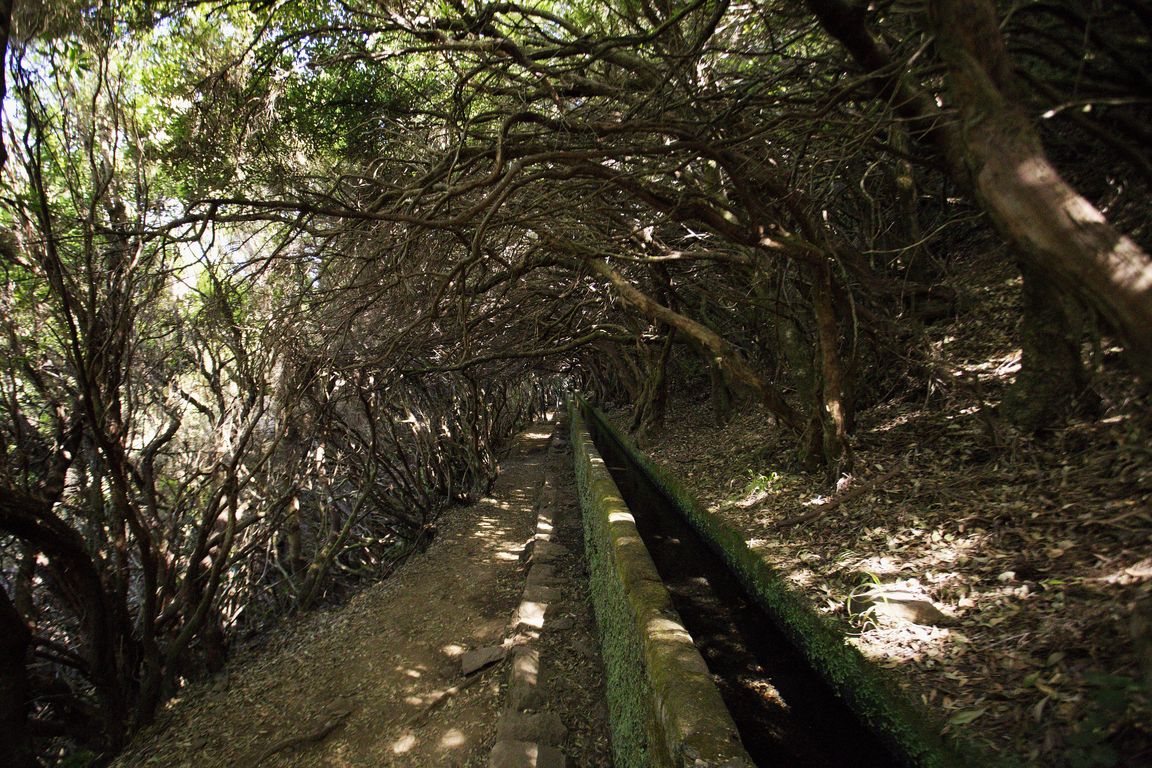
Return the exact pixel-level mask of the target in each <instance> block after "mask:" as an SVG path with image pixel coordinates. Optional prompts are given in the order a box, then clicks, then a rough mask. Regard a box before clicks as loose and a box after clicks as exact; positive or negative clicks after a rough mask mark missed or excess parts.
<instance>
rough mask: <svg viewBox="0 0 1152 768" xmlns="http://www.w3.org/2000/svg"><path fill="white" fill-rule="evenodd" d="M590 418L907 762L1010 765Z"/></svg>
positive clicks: (944, 766) (601, 421)
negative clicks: (866, 652)
mask: <svg viewBox="0 0 1152 768" xmlns="http://www.w3.org/2000/svg"><path fill="white" fill-rule="evenodd" d="M585 413H586V415H587V416H588V423H589V426H590V428H591V430H592V432H593V434H596V435H602V436H604V437H607V438H608V439H610V440H612V441H613V442H615V443H616V444H617V445H618V446H619V447H620V448H621V450H622V452H623V453H624V454H625V455H626V456H628V457H629V458H630V459H631V461H632V462H633V463H634V464H635V465H636V466H637V467H639V468H640V469H641V470H642V471H643V472H645V473H646V474H647V475H648V477H649V478H650V479H651V480H652V481H653V483H654V484H655V485H656V487H657V488H659V489H660V491H661V493H663V494H664V496H665V497H667V498H668V499H669V500H670V501H671V502H672V503H673V504H674V506H675V507H676V508H677V509H678V510H679V511H680V513H681V514H682V515H683V516H684V517H685V519H686V520H687V521H688V522H689V523H690V524H691V525H692V527H693V528H694V529H695V530H696V532H697V533H698V534H699V535H700V536H701V537H702V538H703V539H704V540H705V541H706V542H707V543H708V545H709V546H710V547H712V549H713V550H714V551H716V552H717V553H718V554H719V555H720V556H721V557H722V558H723V559H724V560H725V562H727V563H728V565H729V567H730V568H732V570H733V571H734V572H735V573H736V574H737V576H738V577H739V578H740V581H741V582H742V583H743V585H744V588H745V589H746V590H748V592H749V594H751V595H752V596H753V597H754V598H755V599H756V600H757V602H758V603H759V604H760V605H761V607H762V608H763V609H764V610H765V611H766V612H768V614H769V615H770V616H772V617H773V619H774V621H775V622H776V623H777V625H778V626H779V627H780V628H781V629H782V630H783V631H784V633H785V634H786V635H787V636H788V638H789V640H790V641H791V642H792V643H793V645H795V646H796V648H798V649H799V650H800V651H801V653H802V654H803V655H804V656H805V658H806V659H807V660H808V662H809V664H811V665H812V667H813V668H814V669H815V670H816V671H817V672H818V673H819V674H820V675H821V676H822V677H823V678H824V680H825V681H826V682H827V683H828V684H829V686H830V687H831V688H832V689H833V690H834V691H836V693H837V694H838V695H839V696H840V697H841V698H843V699H844V700H845V701H846V702H847V703H848V705H849V706H850V707H851V708H852V709H853V711H854V712H856V714H857V716H858V717H860V719H861V720H862V721H864V722H865V723H867V724H868V726H869V727H871V728H872V729H873V730H874V731H875V732H876V733H877V734H878V735H880V736H881V738H883V739H884V741H885V742H886V743H887V744H888V746H889V748H890V749H892V750H893V751H894V752H895V753H896V754H897V755H898V756H900V758H901V759H902V760H903V761H904V762H906V763H907V764H909V765H915V766H925V767H929V766H930V767H932V768H937V767H938V768H948V767H949V766H965V765H975V764H980V765H989V766H991V765H1003V766H1007V765H1010V764H1011V763H1008V762H1006V761H998V760H997V759H996V758H995V757H994V756H992V755H990V754H989V753H987V752H986V751H985V750H983V749H981V748H979V747H977V746H976V745H974V744H971V743H968V742H961V741H959V740H958V739H949V738H946V737H945V736H944V735H942V733H941V729H942V724H941V723H940V722H939V721H938V719H937V718H935V717H934V716H933V715H932V714H930V713H929V712H928V711H927V710H925V709H924V707H922V706H921V705H919V704H918V703H917V702H915V701H913V700H912V699H910V698H909V697H908V696H907V695H906V694H905V693H904V692H903V691H901V690H900V689H899V688H898V687H897V685H896V684H895V683H894V682H893V681H892V680H891V679H890V678H889V677H888V676H887V674H886V673H885V672H884V670H881V669H879V668H877V667H875V666H874V665H872V664H870V663H868V661H867V660H866V659H864V657H863V656H861V655H860V653H859V652H858V651H857V650H856V649H855V648H853V647H852V646H850V645H848V644H847V643H845V641H844V638H843V635H842V634H841V633H840V632H839V631H838V630H837V629H836V628H835V627H834V626H833V625H831V624H830V623H829V622H828V621H827V620H826V619H824V618H823V617H822V616H820V615H819V614H818V613H816V611H815V610H813V608H812V607H811V606H810V605H809V604H808V602H807V600H805V599H804V598H803V597H802V596H801V595H800V594H798V593H797V592H795V591H794V590H793V589H792V588H790V587H789V586H788V585H787V584H786V582H785V581H784V580H783V579H782V578H781V577H780V576H779V574H777V573H776V572H775V571H773V570H772V569H771V568H770V567H769V566H768V565H767V564H766V563H765V562H764V561H763V560H762V559H761V558H760V557H759V556H758V555H757V554H756V553H755V552H754V551H752V550H751V549H750V548H749V547H748V545H747V543H746V542H745V540H744V537H743V535H742V534H741V533H740V532H739V531H738V530H736V529H735V528H733V527H732V526H730V525H728V524H727V523H725V522H724V521H723V520H720V519H719V518H718V517H716V516H714V515H711V514H709V513H708V512H707V511H706V510H704V509H703V507H702V506H701V505H700V504H699V503H698V502H697V501H696V500H695V499H694V498H693V497H692V495H691V494H690V493H689V492H688V491H687V490H685V488H684V487H683V486H682V485H681V484H680V483H679V482H678V481H677V480H676V479H675V478H674V477H673V476H672V475H670V474H669V473H668V472H666V471H665V470H664V469H663V468H662V467H660V466H658V465H657V464H655V463H654V462H653V461H652V460H651V459H649V458H648V457H647V456H646V455H644V454H643V453H641V452H640V451H639V450H638V449H637V448H636V446H635V445H634V444H633V443H632V441H631V440H628V439H626V438H624V437H623V436H621V435H620V433H619V432H618V431H617V430H616V429H615V428H614V427H613V426H612V424H611V423H609V422H608V421H607V419H606V418H605V417H604V416H603V414H601V413H599V412H598V411H596V410H595V409H594V408H592V407H590V406H587V407H586V410H585Z"/></svg>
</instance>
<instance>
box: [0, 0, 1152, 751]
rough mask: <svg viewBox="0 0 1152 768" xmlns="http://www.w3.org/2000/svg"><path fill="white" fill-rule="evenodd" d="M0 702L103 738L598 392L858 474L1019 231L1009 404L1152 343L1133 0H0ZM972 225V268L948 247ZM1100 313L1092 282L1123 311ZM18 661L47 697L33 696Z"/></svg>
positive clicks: (1141, 87)
mask: <svg viewBox="0 0 1152 768" xmlns="http://www.w3.org/2000/svg"><path fill="white" fill-rule="evenodd" d="M0 21H2V22H3V23H2V24H0V52H3V54H4V67H3V69H2V70H0V71H2V72H3V75H4V78H5V79H4V80H0V93H4V94H6V95H4V100H3V112H4V123H3V135H2V140H3V144H2V148H3V150H4V151H3V152H0V163H2V178H0V196H2V207H0V266H2V268H3V275H4V281H3V285H2V288H0V302H2V306H3V312H2V319H0V323H2V325H3V334H2V337H0V346H2V349H3V365H2V367H0V392H2V393H3V398H2V400H3V406H2V407H3V409H4V416H3V418H2V419H0V445H2V446H3V462H0V571H2V573H3V583H4V589H3V590H0V637H3V638H5V639H4V640H3V641H0V740H2V741H4V742H5V743H10V744H13V745H15V746H14V754H15V755H16V757H15V758H14V760H15V762H12V761H10V762H9V764H11V765H17V766H25V765H34V764H36V761H37V760H38V757H37V756H38V755H41V754H43V753H44V750H45V749H46V746H45V745H47V744H49V743H52V742H51V740H52V739H65V740H67V741H68V743H70V744H72V745H73V746H75V747H76V748H81V749H85V750H88V751H89V752H90V753H91V754H92V755H93V756H100V755H102V756H109V755H111V754H113V753H114V752H115V750H117V749H118V748H119V747H120V746H122V745H123V743H124V741H125V739H126V738H127V737H128V736H129V735H130V734H131V733H132V732H133V731H134V730H136V729H138V728H139V727H140V726H142V725H143V724H145V723H147V722H148V721H149V720H150V719H151V718H152V716H153V715H154V713H155V712H156V709H157V707H158V706H159V704H160V703H161V702H162V701H163V700H164V699H165V697H167V696H169V695H170V694H171V693H172V692H173V691H174V690H175V689H176V687H177V686H178V685H179V684H180V683H181V680H182V679H184V678H185V677H187V676H188V675H190V674H192V672H191V670H192V669H194V668H195V667H196V666H203V665H205V664H206V665H207V666H208V667H209V668H214V667H215V666H216V665H218V664H219V663H221V661H222V659H223V657H224V655H225V652H226V649H227V645H228V643H229V641H230V639H231V638H234V637H236V636H237V635H238V634H239V633H241V632H244V631H248V630H251V629H254V628H258V627H261V626H264V625H266V624H267V623H268V622H270V621H272V620H273V619H274V618H275V617H277V616H280V615H283V614H284V613H287V612H291V611H296V610H301V609H306V608H308V607H309V606H312V605H315V604H316V603H317V602H319V601H321V600H323V599H325V598H326V597H329V596H334V595H337V594H339V593H340V591H341V590H342V589H345V588H347V587H348V586H350V585H352V584H354V583H356V582H358V581H362V580H364V579H368V578H378V577H379V576H381V575H384V574H386V573H387V572H388V571H389V569H391V568H392V567H394V566H395V564H396V563H397V562H399V560H400V559H401V558H402V557H404V556H405V555H406V554H407V553H408V552H410V551H412V550H413V549H415V548H418V547H419V546H420V543H421V541H423V540H425V539H426V537H427V536H428V535H429V531H430V530H431V528H432V526H433V524H434V520H435V518H436V516H437V515H438V514H439V513H440V512H441V510H443V509H444V508H445V507H446V506H448V505H450V504H453V503H459V502H463V501H467V500H468V499H470V498H473V497H475V496H476V495H477V494H482V493H483V492H484V491H485V489H486V488H487V487H488V486H489V485H490V483H491V482H492V480H493V479H494V477H495V474H496V471H497V460H498V456H499V453H500V451H501V449H502V446H503V445H504V441H505V440H506V439H507V438H508V437H509V436H510V435H511V434H513V433H514V432H515V431H516V429H517V428H518V426H519V425H521V424H522V423H523V422H524V421H525V420H526V419H529V418H532V417H533V416H534V415H535V414H537V413H539V412H540V411H541V410H542V409H545V408H548V407H554V406H555V404H556V396H557V393H558V392H561V391H566V390H572V389H580V390H583V391H585V392H588V393H590V394H592V395H593V396H595V397H597V398H599V399H601V400H604V401H616V402H627V403H629V404H631V405H633V413H634V423H633V428H634V429H635V430H636V431H638V432H639V433H640V434H641V435H643V434H644V433H646V432H647V431H649V430H652V429H659V427H660V425H661V423H662V420H663V408H664V403H665V401H666V397H667V391H668V388H669V386H670V385H677V386H682V387H688V388H695V389H698V390H700V391H702V392H706V393H708V394H709V395H710V398H711V402H712V406H713V408H714V410H715V415H716V418H717V419H718V420H721V421H723V420H724V419H726V418H727V416H728V414H729V413H730V411H731V409H732V408H733V405H734V403H737V402H739V401H741V400H742V399H751V400H755V401H757V402H759V403H761V404H763V405H764V406H765V407H766V408H767V409H768V410H769V412H770V413H771V414H772V416H773V417H774V419H775V420H776V422H777V425H778V427H779V429H781V430H786V431H788V432H789V433H791V434H793V435H794V436H795V444H796V460H797V461H798V462H800V463H802V464H804V465H806V466H809V467H811V468H813V469H817V470H818V471H822V472H825V473H827V475H828V477H829V479H830V480H835V479H836V478H837V477H839V476H840V475H841V474H842V473H844V472H847V471H849V470H850V468H851V466H852V432H853V428H854V420H855V414H856V413H857V411H858V410H860V409H861V408H866V407H868V406H869V405H870V404H873V403H876V402H879V401H881V400H883V399H884V398H886V397H891V396H892V395H893V393H894V392H897V391H903V390H908V389H915V388H917V387H919V386H922V385H923V383H924V382H925V381H926V380H929V379H930V378H931V377H932V376H933V375H934V374H933V371H932V360H931V350H930V349H928V348H927V346H926V345H925V344H924V343H923V337H922V333H921V331H922V329H923V327H924V325H925V324H929V323H932V322H933V321H934V320H935V319H938V318H939V317H941V316H943V315H947V314H948V313H950V312H951V311H953V308H954V303H955V301H956V296H955V295H954V294H953V293H952V292H951V291H949V290H948V289H947V288H946V286H944V285H943V283H942V281H941V276H942V275H944V274H946V273H947V271H948V270H950V269H953V268H956V267H957V265H959V264H960V263H961V258H960V257H961V256H962V253H963V251H964V248H965V243H968V242H973V241H980V242H985V243H992V244H993V246H994V247H1001V248H1002V249H1003V250H1002V253H1003V258H1005V259H1008V260H1012V261H1013V262H1016V263H1018V265H1019V270H1020V273H1021V275H1022V278H1023V281H1022V285H1023V288H1022V290H1023V299H1024V316H1023V317H1022V319H1021V329H1020V344H1021V347H1022V350H1023V351H1022V360H1023V369H1022V371H1021V372H1020V374H1019V376H1018V378H1017V384H1016V391H1015V394H1014V396H1013V398H1012V399H1011V400H1010V401H1009V402H1006V403H1005V407H1006V408H1007V409H1008V410H1009V411H1010V414H1011V417H1012V418H1013V419H1014V420H1015V421H1016V422H1017V423H1018V424H1019V425H1020V426H1021V427H1022V428H1023V429H1027V430H1042V429H1045V428H1047V427H1050V426H1051V425H1053V424H1055V423H1059V422H1060V421H1062V420H1064V419H1066V418H1068V417H1069V416H1070V415H1072V414H1074V413H1080V414H1084V413H1091V411H1092V408H1093V407H1094V403H1093V397H1092V390H1091V370H1089V366H1087V364H1086V362H1085V359H1084V354H1083V345H1084V343H1085V342H1086V341H1090V340H1092V339H1096V340H1097V341H1098V340H1099V339H1100V338H1109V339H1113V340H1115V341H1116V343H1118V344H1119V345H1120V346H1121V347H1122V348H1123V350H1124V359H1125V361H1126V362H1125V364H1126V365H1127V367H1128V370H1129V371H1130V375H1131V376H1132V377H1134V378H1136V379H1139V380H1141V381H1143V382H1145V383H1147V382H1149V381H1150V380H1152V332H1150V329H1152V265H1150V263H1149V257H1148V251H1147V248H1148V235H1149V231H1148V222H1149V221H1150V219H1149V217H1148V215H1147V214H1148V210H1147V199H1148V185H1149V184H1150V183H1152V165H1150V164H1149V160H1148V155H1147V152H1146V150H1145V148H1146V147H1147V146H1148V145H1149V136H1148V128H1147V125H1148V119H1149V117H1150V106H1152V100H1150V98H1149V93H1148V80H1147V77H1146V72H1147V65H1148V63H1149V62H1148V54H1147V52H1148V50H1149V47H1148V39H1149V34H1152V16H1150V15H1149V12H1148V9H1147V8H1146V6H1145V4H1144V3H1142V2H1139V0H1118V1H1117V2H1113V3H1107V4H1100V3H1091V2H1086V0H1046V1H1044V2H1040V1H1038V0H1037V1H1032V0H1029V2H1023V3H1021V2H1016V3H999V4H997V3H995V2H993V1H992V0H927V1H926V2H912V3H901V2H890V1H889V0H882V1H881V2H872V3H863V2H856V1H855V0H765V1H764V2H742V3H734V2H728V1H726V0H719V1H717V0H691V1H690V2H667V1H666V0H624V1H622V2H612V3H590V2H570V3H552V2H526V3H512V2H500V3H482V2H474V3H466V2H463V0H440V1H438V2H395V3H385V4H380V3H366V2H359V0H341V1H340V2H335V1H332V2H328V1H326V0H316V1H314V2H313V1H310V2H292V3H289V2H277V1H276V0H270V1H262V2H252V3H229V2H178V3H177V2H152V3H140V2H130V1H125V2H110V3H98V4H90V3H86V2H66V3H56V4H51V3H50V4H37V3H27V4H13V3H11V2H0ZM960 268H962V266H961V267H960ZM1097 321H1098V322H1097ZM29 702H30V704H29Z"/></svg>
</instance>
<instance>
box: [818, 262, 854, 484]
mask: <svg viewBox="0 0 1152 768" xmlns="http://www.w3.org/2000/svg"><path fill="white" fill-rule="evenodd" d="M812 306H813V311H814V313H815V320H816V340H817V343H816V349H817V355H818V359H819V366H818V368H819V371H820V376H819V382H820V386H819V392H820V403H819V414H820V428H821V434H822V438H823V439H822V450H823V454H824V465H825V466H826V467H828V471H829V474H830V475H831V477H832V479H834V480H835V479H839V477H840V475H841V474H842V473H844V472H849V471H851V468H852V449H851V447H850V446H849V443H848V418H847V408H846V406H845V402H844V373H843V368H842V366H841V364H840V328H839V323H837V322H836V308H835V305H834V304H833V302H832V272H831V270H830V269H829V268H828V266H827V265H821V266H820V267H815V268H813V269H812Z"/></svg>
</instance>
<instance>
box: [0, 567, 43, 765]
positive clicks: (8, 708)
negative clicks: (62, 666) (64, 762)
mask: <svg viewBox="0 0 1152 768" xmlns="http://www.w3.org/2000/svg"><path fill="white" fill-rule="evenodd" d="M31 640H32V633H31V632H29V631H28V627H27V626H26V625H25V623H24V619H23V617H22V616H21V615H20V612H19V611H17V610H16V607H15V606H14V605H13V604H12V601H11V600H9V599H8V593H7V592H5V591H4V590H3V589H0V745H3V746H2V749H0V753H2V757H3V762H4V765H6V766H10V767H11V768H36V767H37V766H38V765H39V763H38V762H37V761H36V755H35V752H34V751H33V749H32V739H31V737H30V735H29V733H28V699H29V685H28V667H27V666H26V662H27V655H28V646H29V644H30V643H31Z"/></svg>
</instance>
